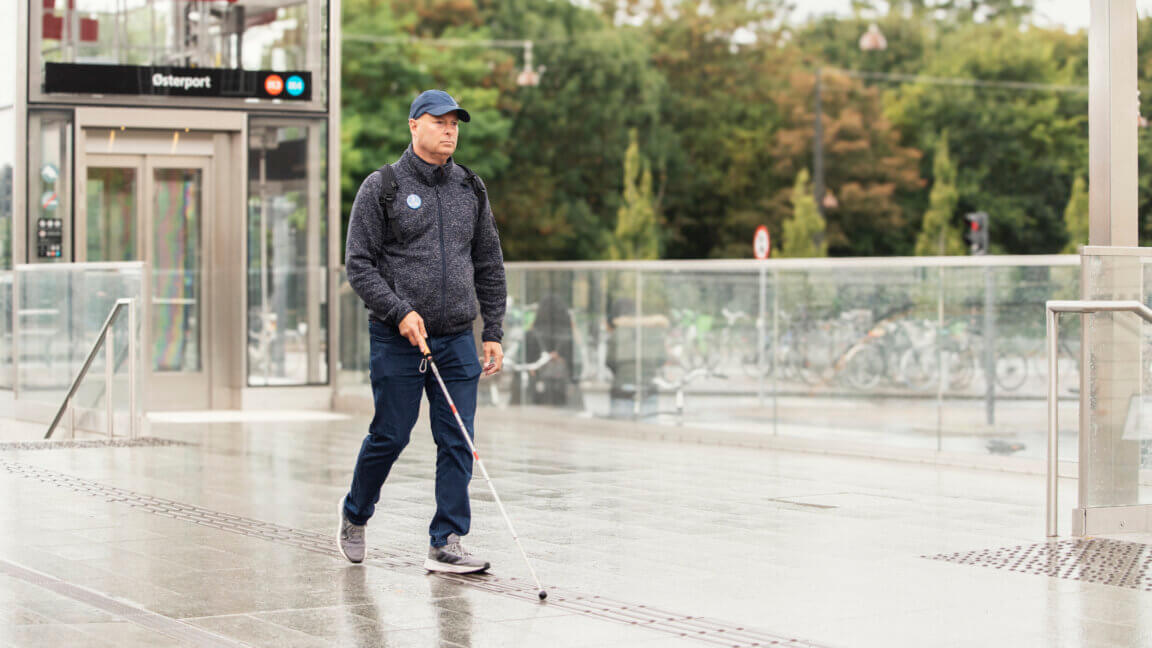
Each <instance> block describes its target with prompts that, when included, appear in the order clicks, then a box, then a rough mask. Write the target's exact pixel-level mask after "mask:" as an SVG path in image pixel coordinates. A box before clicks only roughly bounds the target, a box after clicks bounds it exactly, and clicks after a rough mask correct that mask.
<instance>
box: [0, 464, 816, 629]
mask: <svg viewBox="0 0 1152 648" xmlns="http://www.w3.org/2000/svg"><path fill="white" fill-rule="evenodd" d="M0 468H2V469H3V470H5V471H6V472H8V473H10V474H12V475H16V476H19V477H25V478H28V479H35V480H37V481H40V482H42V483H46V484H50V485H53V486H59V487H61V488H67V489H69V490H72V491H75V492H78V493H82V494H84V495H90V496H93V497H99V498H102V499H104V500H105V501H108V502H117V503H121V504H126V505H128V506H132V507H134V508H139V509H142V510H145V511H148V512H150V513H154V514H156V515H160V516H163V517H168V518H173V519H177V520H184V521H186V522H192V523H193V524H199V525H202V526H207V527H212V528H215V529H220V530H221V531H227V532H229V533H236V534H239V535H244V536H249V537H253V538H260V539H262V540H267V541H269V542H275V543H278V544H282V545H288V546H293V547H297V548H299V549H303V550H305V551H310V552H313V553H319V554H324V555H327V556H332V557H333V558H336V559H338V560H341V561H343V560H344V558H343V557H341V556H339V554H338V553H337V552H336V548H335V547H334V545H333V540H332V536H331V535H330V534H328V533H318V532H315V531H303V530H299V529H293V528H291V527H286V526H281V525H278V524H272V523H269V522H262V521H260V520H255V519H251V518H245V517H241V516H238V515H231V514H229V513H221V512H219V511H213V510H211V509H206V508H203V507H200V506H194V505H191V504H185V503H182V502H177V501H174V500H169V499H164V498H160V497H153V496H151V495H145V494H143V493H137V492H134V491H130V490H126V489H123V488H117V487H115V486H108V485H105V484H101V483H100V482H96V481H92V480H89V479H82V478H79V477H73V476H71V475H67V474H64V473H60V472H56V471H53V470H48V469H45V468H39V467H36V466H32V465H29V464H24V463H19V462H14V461H3V460H0ZM371 555H372V556H373V557H371V558H369V559H367V560H365V561H364V562H365V564H367V565H375V566H380V567H390V568H404V569H419V570H420V571H424V567H423V565H424V562H423V560H415V559H411V558H402V557H399V556H396V555H393V554H391V553H390V552H389V551H388V550H386V549H384V548H381V547H372V548H371ZM437 576H439V577H440V578H443V579H445V580H449V581H452V582H455V583H459V584H461V585H466V586H469V587H473V588H475V589H479V590H483V591H487V592H491V593H495V594H501V595H503V596H508V597H511V598H515V599H520V600H524V601H530V602H534V603H538V602H539V599H538V598H537V596H536V593H537V592H536V588H535V586H534V585H533V584H532V583H528V582H526V581H524V580H523V579H517V578H514V577H496V576H491V575H487V574H483V575H449V574H437ZM545 589H547V590H548V601H547V605H550V606H554V607H559V608H564V609H568V610H572V611H573V612H577V613H580V614H585V615H588V616H590V617H595V618H599V619H603V620H605V621H612V622H615V623H622V624H627V625H631V626H635V627H643V628H649V629H652V630H654V631H658V632H661V633H664V634H670V635H675V636H678V637H682V638H685V639H693V640H696V641H700V642H703V643H707V644H711V645H715V646H730V647H731V648H753V647H761V646H774V647H780V648H827V647H826V646H824V645H822V644H816V643H813V642H811V641H805V640H802V639H797V638H794V637H788V636H785V635H777V634H773V633H770V632H766V631H764V630H758V629H755V628H748V627H745V626H741V625H737V624H733V623H730V622H726V621H721V620H717V619H712V618H707V617H698V616H693V615H686V614H682V613H679V612H671V611H668V610H662V609H659V608H653V607H650V606H647V605H638V604H635V603H629V602H626V601H620V600H615V599H611V598H606V597H601V596H589V595H587V594H584V593H581V592H576V591H571V590H566V589H564V588H560V587H551V586H548V585H545Z"/></svg>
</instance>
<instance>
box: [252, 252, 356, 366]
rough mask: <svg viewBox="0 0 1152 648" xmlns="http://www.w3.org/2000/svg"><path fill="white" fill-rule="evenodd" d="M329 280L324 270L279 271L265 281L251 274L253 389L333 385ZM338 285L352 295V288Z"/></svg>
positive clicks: (272, 270) (271, 270)
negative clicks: (329, 332)
mask: <svg viewBox="0 0 1152 648" xmlns="http://www.w3.org/2000/svg"><path fill="white" fill-rule="evenodd" d="M327 277H328V274H327V271H326V270H325V269H324V268H274V269H269V270H268V272H267V274H266V276H264V277H261V275H260V272H259V271H258V270H253V271H250V272H249V277H248V312H247V322H248V325H247V333H246V335H247V349H248V352H247V353H248V385H249V386H253V387H255V386H269V385H281V386H284V385H316V384H325V383H327V382H328V281H327ZM339 285H341V286H343V287H344V288H343V289H344V290H347V291H348V292H351V289H350V287H348V286H347V282H345V281H341V283H340V284H339ZM361 311H363V313H362V314H363V315H364V316H365V317H367V311H365V310H363V307H361Z"/></svg>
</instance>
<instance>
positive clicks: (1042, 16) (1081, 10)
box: [794, 0, 1152, 30]
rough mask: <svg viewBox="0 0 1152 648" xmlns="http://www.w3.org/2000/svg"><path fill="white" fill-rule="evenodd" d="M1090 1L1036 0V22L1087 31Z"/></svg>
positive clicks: (836, 9)
mask: <svg viewBox="0 0 1152 648" xmlns="http://www.w3.org/2000/svg"><path fill="white" fill-rule="evenodd" d="M1089 4H1090V3H1089V0H1036V22H1037V23H1038V24H1041V25H1061V26H1063V27H1065V28H1067V29H1069V30H1077V29H1087V28H1088V12H1089ZM796 5H797V8H796V13H795V14H794V16H795V18H796V19H798V20H804V19H806V18H808V17H810V16H819V15H821V14H828V13H835V14H848V13H851V6H852V3H851V0H799V1H798V2H796ZM1136 9H1137V11H1138V12H1139V13H1140V15H1145V14H1148V13H1152V0H1136Z"/></svg>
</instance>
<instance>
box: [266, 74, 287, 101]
mask: <svg viewBox="0 0 1152 648" xmlns="http://www.w3.org/2000/svg"><path fill="white" fill-rule="evenodd" d="M264 91H265V92H267V93H268V94H270V95H272V96H273V97H275V96H276V95H278V94H280V93H281V92H284V79H281V78H280V75H279V74H269V75H268V77H267V78H265V79H264Z"/></svg>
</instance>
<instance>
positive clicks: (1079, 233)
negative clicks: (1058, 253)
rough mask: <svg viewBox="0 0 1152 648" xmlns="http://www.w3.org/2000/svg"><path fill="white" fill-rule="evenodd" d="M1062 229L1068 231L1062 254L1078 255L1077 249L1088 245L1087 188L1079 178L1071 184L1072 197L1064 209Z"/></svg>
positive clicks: (1078, 250) (1081, 178) (1082, 179)
mask: <svg viewBox="0 0 1152 648" xmlns="http://www.w3.org/2000/svg"><path fill="white" fill-rule="evenodd" d="M1064 228H1065V229H1066V230H1067V231H1068V243H1067V244H1066V245H1065V246H1064V250H1063V251H1064V253H1066V254H1079V253H1080V249H1079V247H1080V246H1081V245H1087V244H1088V186H1087V183H1086V182H1084V178H1083V177H1081V176H1077V177H1076V180H1075V181H1074V182H1073V183H1072V195H1071V196H1070V197H1069V198H1068V206H1067V207H1065V208H1064Z"/></svg>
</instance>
